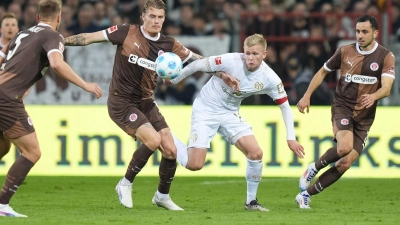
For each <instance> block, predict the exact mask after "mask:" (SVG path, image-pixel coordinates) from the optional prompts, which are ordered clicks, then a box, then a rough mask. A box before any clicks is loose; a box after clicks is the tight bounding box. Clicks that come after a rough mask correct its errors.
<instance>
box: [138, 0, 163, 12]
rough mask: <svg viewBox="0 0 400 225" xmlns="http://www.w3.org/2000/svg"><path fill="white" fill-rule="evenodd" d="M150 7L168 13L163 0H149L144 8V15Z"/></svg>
mask: <svg viewBox="0 0 400 225" xmlns="http://www.w3.org/2000/svg"><path fill="white" fill-rule="evenodd" d="M150 7H153V8H156V9H164V12H165V13H167V5H166V4H165V3H164V2H163V0H147V1H146V3H144V6H143V13H146V12H147V10H148V9H149V8H150Z"/></svg>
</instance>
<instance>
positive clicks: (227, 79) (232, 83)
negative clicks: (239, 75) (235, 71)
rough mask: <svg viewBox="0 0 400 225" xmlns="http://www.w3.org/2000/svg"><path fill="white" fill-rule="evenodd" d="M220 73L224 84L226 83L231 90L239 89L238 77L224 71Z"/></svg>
mask: <svg viewBox="0 0 400 225" xmlns="http://www.w3.org/2000/svg"><path fill="white" fill-rule="evenodd" d="M220 73H222V75H221V79H222V80H223V81H224V83H225V84H226V85H228V86H229V87H231V88H232V90H233V91H239V88H240V86H239V85H240V82H239V80H238V79H236V78H235V77H233V76H231V75H229V74H227V73H225V72H220Z"/></svg>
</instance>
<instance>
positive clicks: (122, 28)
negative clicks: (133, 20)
mask: <svg viewBox="0 0 400 225" xmlns="http://www.w3.org/2000/svg"><path fill="white" fill-rule="evenodd" d="M130 27H131V25H129V24H122V25H114V26H112V27H109V28H107V29H105V30H103V35H104V38H105V39H106V40H107V41H109V42H111V43H113V44H114V45H122V44H123V43H124V41H125V39H126V36H128V32H129V29H130ZM136 29H138V28H137V27H136Z"/></svg>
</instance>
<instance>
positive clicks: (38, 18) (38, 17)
mask: <svg viewBox="0 0 400 225" xmlns="http://www.w3.org/2000/svg"><path fill="white" fill-rule="evenodd" d="M36 20H37V21H38V22H40V14H39V13H38V14H36Z"/></svg>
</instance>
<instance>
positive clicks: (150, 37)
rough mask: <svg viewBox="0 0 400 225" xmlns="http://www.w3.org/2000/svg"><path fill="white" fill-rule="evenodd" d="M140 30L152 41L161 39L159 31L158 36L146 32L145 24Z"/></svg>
mask: <svg viewBox="0 0 400 225" xmlns="http://www.w3.org/2000/svg"><path fill="white" fill-rule="evenodd" d="M140 30H141V31H142V34H143V36H144V37H145V38H147V39H149V40H151V41H158V39H160V33H158V35H157V36H156V37H152V36H150V35H148V34H146V32H144V29H143V25H142V26H140Z"/></svg>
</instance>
